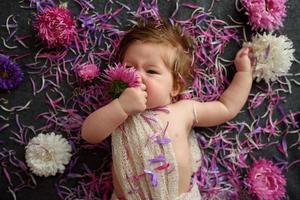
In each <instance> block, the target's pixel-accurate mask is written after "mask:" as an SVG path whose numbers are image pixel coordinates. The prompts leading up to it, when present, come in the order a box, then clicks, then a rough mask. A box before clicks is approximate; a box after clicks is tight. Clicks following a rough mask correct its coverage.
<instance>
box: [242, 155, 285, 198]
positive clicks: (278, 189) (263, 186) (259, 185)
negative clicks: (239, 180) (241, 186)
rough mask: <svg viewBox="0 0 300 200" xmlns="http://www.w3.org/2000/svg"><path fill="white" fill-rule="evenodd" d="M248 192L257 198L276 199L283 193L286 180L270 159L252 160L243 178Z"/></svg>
mask: <svg viewBox="0 0 300 200" xmlns="http://www.w3.org/2000/svg"><path fill="white" fill-rule="evenodd" d="M245 183H246V185H247V186H248V189H249V192H250V193H251V194H252V195H253V196H256V197H257V198H258V199H259V200H277V199H280V198H282V197H284V195H285V188H284V186H285V184H286V180H285V178H284V176H283V175H282V173H281V171H280V169H279V168H278V167H276V166H275V165H274V164H273V163H272V161H269V160H265V159H260V160H257V161H254V163H253V164H252V166H251V168H250V170H249V171H248V173H247V177H246V180H245Z"/></svg>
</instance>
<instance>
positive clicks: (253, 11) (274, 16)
mask: <svg viewBox="0 0 300 200" xmlns="http://www.w3.org/2000/svg"><path fill="white" fill-rule="evenodd" d="M241 2H242V4H243V6H244V7H245V9H246V14H247V15H248V16H249V23H250V25H251V26H252V30H258V29H265V30H270V31H273V30H276V29H278V28H280V27H281V26H282V21H283V18H284V17H285V16H286V8H285V2H286V0H242V1H241Z"/></svg>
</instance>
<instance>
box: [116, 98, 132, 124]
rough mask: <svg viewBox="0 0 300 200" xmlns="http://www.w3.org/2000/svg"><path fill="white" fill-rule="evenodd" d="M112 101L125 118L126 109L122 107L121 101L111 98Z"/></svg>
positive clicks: (126, 115) (126, 114)
mask: <svg viewBox="0 0 300 200" xmlns="http://www.w3.org/2000/svg"><path fill="white" fill-rule="evenodd" d="M113 103H114V104H115V105H116V107H117V109H118V110H120V114H121V115H122V116H124V118H125V119H126V118H127V117H128V116H129V114H128V113H127V112H126V110H125V109H124V108H123V106H122V104H121V102H120V101H119V98H117V99H115V100H113Z"/></svg>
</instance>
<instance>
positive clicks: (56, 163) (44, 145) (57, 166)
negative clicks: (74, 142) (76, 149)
mask: <svg viewBox="0 0 300 200" xmlns="http://www.w3.org/2000/svg"><path fill="white" fill-rule="evenodd" d="M25 149H26V152H25V159H26V162H27V165H28V166H29V168H30V170H31V171H32V172H33V173H34V174H36V175H37V176H44V177H47V176H54V175H55V174H56V173H57V172H59V173H63V171H64V170H65V166H64V165H66V164H68V163H69V161H70V158H71V150H72V149H71V145H70V144H69V143H68V141H67V140H66V139H65V138H63V137H62V136H61V135H55V134H54V133H53V132H52V133H48V134H42V133H40V134H39V135H38V136H36V137H34V138H32V139H31V140H30V141H29V143H28V145H27V146H26V147H25Z"/></svg>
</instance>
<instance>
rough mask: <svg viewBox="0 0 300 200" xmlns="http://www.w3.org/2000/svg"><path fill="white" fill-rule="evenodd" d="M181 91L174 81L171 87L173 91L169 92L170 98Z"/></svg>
mask: <svg viewBox="0 0 300 200" xmlns="http://www.w3.org/2000/svg"><path fill="white" fill-rule="evenodd" d="M180 91H181V85H180V83H179V81H176V82H175V83H174V86H173V90H172V91H171V97H176V96H177V95H178V94H179V93H180Z"/></svg>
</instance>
